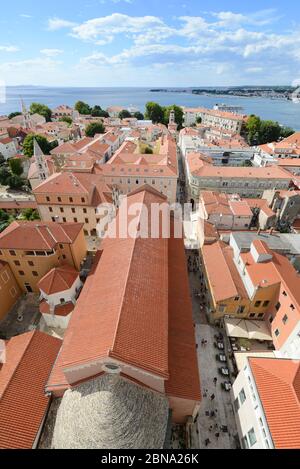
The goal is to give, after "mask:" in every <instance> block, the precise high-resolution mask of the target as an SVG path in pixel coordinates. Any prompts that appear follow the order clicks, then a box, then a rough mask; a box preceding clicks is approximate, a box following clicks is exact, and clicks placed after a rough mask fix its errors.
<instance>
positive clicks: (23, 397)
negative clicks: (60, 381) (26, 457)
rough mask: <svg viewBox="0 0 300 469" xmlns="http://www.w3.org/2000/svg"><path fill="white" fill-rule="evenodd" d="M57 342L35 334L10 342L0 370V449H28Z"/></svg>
mask: <svg viewBox="0 0 300 469" xmlns="http://www.w3.org/2000/svg"><path fill="white" fill-rule="evenodd" d="M60 347H61V341H60V340H59V339H56V338H54V337H51V336H48V335H46V334H44V333H42V332H39V331H33V332H28V333H26V334H22V335H20V336H17V337H14V338H12V339H11V340H10V341H8V343H7V346H6V363H4V364H3V365H2V367H1V368H0V448H2V449H7V448H16V449H30V448H32V447H33V445H34V443H35V440H36V437H37V435H38V432H39V429H40V427H41V424H42V423H43V419H44V416H45V413H46V411H47V408H48V405H49V398H48V397H46V396H45V391H44V389H45V384H46V382H47V379H48V377H49V374H50V371H51V368H52V366H53V363H54V361H55V359H56V357H57V354H58V351H59V349H60Z"/></svg>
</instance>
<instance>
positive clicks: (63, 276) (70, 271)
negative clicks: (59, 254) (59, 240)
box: [38, 264, 79, 295]
mask: <svg viewBox="0 0 300 469" xmlns="http://www.w3.org/2000/svg"><path fill="white" fill-rule="evenodd" d="M78 276H79V272H77V270H76V269H74V267H71V266H70V265H68V264H65V265H62V266H59V267H55V268H54V269H52V270H50V272H48V273H47V274H46V275H45V276H44V277H43V278H42V279H41V280H40V281H39V283H38V287H39V289H40V290H42V291H43V292H44V293H46V295H53V294H54V293H58V292H62V291H65V290H69V289H70V288H71V287H72V285H73V284H74V282H75V281H76V279H77V278H78Z"/></svg>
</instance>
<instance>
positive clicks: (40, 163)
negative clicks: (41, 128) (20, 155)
mask: <svg viewBox="0 0 300 469" xmlns="http://www.w3.org/2000/svg"><path fill="white" fill-rule="evenodd" d="M33 149H34V153H33V154H34V159H35V163H36V167H37V170H38V175H39V179H40V180H41V181H45V180H46V179H47V178H48V177H49V169H48V165H47V163H46V159H45V155H44V153H43V152H42V150H41V147H40V146H39V144H38V143H37V141H36V140H35V139H34V140H33Z"/></svg>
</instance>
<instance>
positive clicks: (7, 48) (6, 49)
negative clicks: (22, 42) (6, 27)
mask: <svg viewBox="0 0 300 469" xmlns="http://www.w3.org/2000/svg"><path fill="white" fill-rule="evenodd" d="M19 50H20V49H19V47H16V46H0V51H3V52H18V51H19Z"/></svg>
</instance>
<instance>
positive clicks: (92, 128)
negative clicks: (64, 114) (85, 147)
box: [85, 122, 105, 137]
mask: <svg viewBox="0 0 300 469" xmlns="http://www.w3.org/2000/svg"><path fill="white" fill-rule="evenodd" d="M104 133H105V127H104V125H103V124H102V122H92V123H91V124H89V125H88V126H87V127H86V129H85V135H86V136H87V137H95V135H96V134H104Z"/></svg>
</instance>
